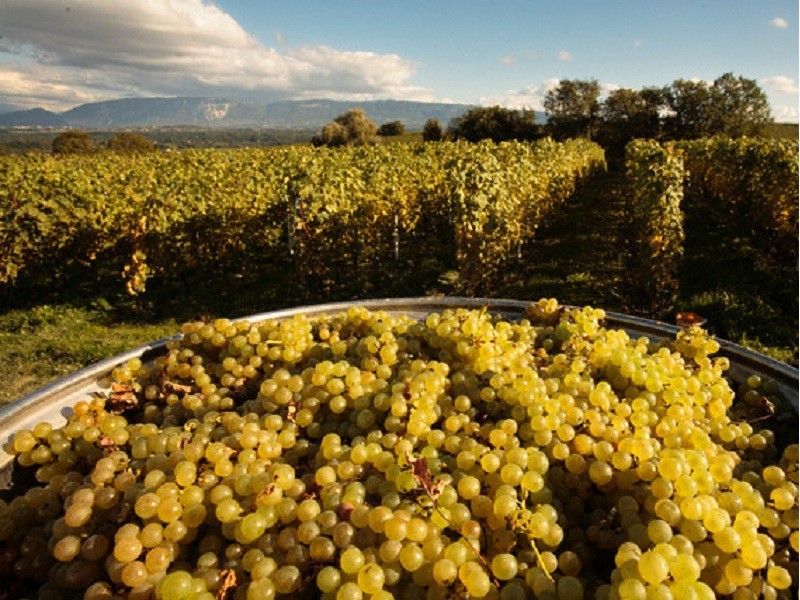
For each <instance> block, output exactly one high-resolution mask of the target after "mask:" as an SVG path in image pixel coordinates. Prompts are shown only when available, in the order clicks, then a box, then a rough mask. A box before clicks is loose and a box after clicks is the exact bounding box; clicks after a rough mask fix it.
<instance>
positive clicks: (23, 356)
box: [0, 304, 178, 403]
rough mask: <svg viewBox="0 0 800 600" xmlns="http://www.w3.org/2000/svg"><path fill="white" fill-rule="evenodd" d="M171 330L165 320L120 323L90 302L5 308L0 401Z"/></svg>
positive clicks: (173, 325)
mask: <svg viewBox="0 0 800 600" xmlns="http://www.w3.org/2000/svg"><path fill="white" fill-rule="evenodd" d="M177 330H178V323H177V322H176V321H174V320H171V319H166V320H163V321H161V322H158V323H135V322H126V321H125V320H120V319H118V318H116V317H115V316H114V315H113V314H112V313H109V312H107V311H104V310H102V309H101V308H98V307H93V306H86V307H74V306H67V305H49V304H42V305H38V306H34V307H32V308H29V309H16V310H10V311H7V312H5V313H3V314H1V315H0V382H2V385H1V386H0V403H5V402H8V401H10V400H14V399H16V398H19V397H20V396H22V395H24V394H25V393H28V392H30V391H32V390H33V389H35V388H37V387H39V386H41V385H44V384H46V383H49V382H51V381H54V380H56V379H59V378H61V377H63V376H65V375H67V374H68V373H71V372H73V371H76V370H78V369H80V368H82V367H85V366H87V365H90V364H92V363H95V362H98V361H100V360H102V359H104V358H106V357H108V356H113V355H115V354H120V353H122V352H124V351H126V350H129V349H131V348H136V347H138V346H141V345H143V344H145V343H146V342H149V341H154V340H157V339H160V338H163V337H168V336H170V335H173V334H174V333H175V332H176V331H177Z"/></svg>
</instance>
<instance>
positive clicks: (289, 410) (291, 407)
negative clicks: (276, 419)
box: [286, 400, 297, 423]
mask: <svg viewBox="0 0 800 600" xmlns="http://www.w3.org/2000/svg"><path fill="white" fill-rule="evenodd" d="M296 414H297V404H295V401H294V400H290V401H289V404H288V405H287V407H286V420H287V421H289V422H290V423H294V422H295V420H294V417H295V415H296Z"/></svg>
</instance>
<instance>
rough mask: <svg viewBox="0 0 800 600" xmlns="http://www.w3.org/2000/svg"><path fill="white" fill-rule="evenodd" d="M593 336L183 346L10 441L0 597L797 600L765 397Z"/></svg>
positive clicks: (467, 320)
mask: <svg viewBox="0 0 800 600" xmlns="http://www.w3.org/2000/svg"><path fill="white" fill-rule="evenodd" d="M603 317H604V314H603V312H602V311H601V310H597V309H592V308H589V307H587V308H584V309H565V308H564V307H561V306H559V305H558V303H557V302H556V301H555V300H552V299H551V300H542V301H540V302H538V303H535V304H532V305H531V306H530V307H529V309H528V311H526V315H525V318H522V319H519V320H516V321H509V320H504V319H503V318H501V317H499V316H496V315H492V314H491V313H490V312H488V311H486V310H468V309H450V310H445V311H443V312H442V313H433V314H430V315H429V316H427V317H426V318H425V319H423V320H419V321H418V320H414V319H411V318H409V317H406V316H398V315H392V314H389V313H386V312H380V311H378V312H370V311H367V310H366V309H363V308H358V307H353V308H351V309H349V310H347V311H346V312H343V313H341V314H337V315H332V316H328V317H320V318H314V319H310V318H307V317H305V316H302V315H301V316H296V317H293V318H291V319H287V320H283V321H274V320H266V321H262V322H258V323H253V324H251V323H248V322H232V321H230V320H227V319H217V320H214V321H208V322H193V323H187V324H185V325H184V326H183V336H182V339H181V340H180V341H172V342H170V343H169V344H168V352H167V353H166V354H165V355H163V356H161V357H159V358H157V359H155V361H154V362H153V363H152V364H142V362H141V361H140V360H138V359H132V360H130V361H128V362H127V363H126V364H124V365H121V366H120V367H118V368H117V369H115V370H114V372H113V379H114V382H113V384H112V385H111V386H110V391H109V392H108V393H107V394H105V395H103V396H97V397H94V398H87V399H86V400H84V401H81V402H78V403H77V404H76V405H75V406H74V409H73V411H72V413H71V415H70V416H69V418H68V420H67V422H66V424H65V425H64V426H62V427H59V428H54V427H52V426H51V425H49V424H47V423H40V424H38V425H36V426H35V427H33V428H32V429H31V430H25V431H19V432H17V433H16V434H15V435H14V436H13V439H12V440H11V441H10V442H9V444H8V450H9V451H10V452H13V453H14V454H16V461H17V464H18V465H19V466H20V467H22V468H27V470H28V471H30V472H33V473H35V478H36V484H35V485H32V486H29V487H28V488H27V489H23V490H21V491H20V492H19V493H18V495H16V496H15V497H13V498H12V499H10V500H9V501H7V502H4V501H0V552H2V554H3V556H4V558H5V559H6V560H4V561H3V564H2V565H0V572H2V573H3V576H4V579H5V580H6V581H10V582H11V583H10V592H8V593H10V594H12V595H14V594H16V596H18V597H34V596H35V597H38V598H42V599H56V598H64V599H66V598H84V599H85V600H98V599H106V598H120V599H121V598H128V599H130V600H139V599H146V598H153V597H156V598H164V599H166V600H183V599H189V598H193V599H198V600H206V599H208V600H210V599H214V598H233V599H239V600H255V599H262V600H270V599H271V598H288V597H290V596H292V597H297V598H325V599H331V600H333V599H336V600H359V599H365V600H386V599H389V598H413V599H419V598H425V599H426V600H445V599H448V598H494V599H498V598H499V599H502V600H525V599H529V598H551V599H563V600H570V599H582V598H596V599H597V600H605V599H609V600H612V599H622V600H628V599H643V600H650V599H664V600H669V599H671V598H674V599H676V600H678V599H680V600H683V599H698V600H704V599H707V598H708V599H711V598H715V597H731V598H734V599H736V600H744V599H749V598H766V599H769V598H790V597H795V596H796V594H797V584H798V581H797V570H798V562H797V561H798V510H797V508H798V501H797V497H798V483H797V481H798V445H797V443H796V439H788V438H786V436H785V435H783V434H781V435H779V436H776V434H775V433H774V431H772V430H771V429H770V428H769V427H768V426H770V424H771V423H772V422H773V421H775V420H777V417H778V416H779V415H780V412H781V402H782V399H781V398H780V397H779V395H778V394H777V389H776V387H775V386H774V385H773V384H772V383H771V382H769V381H762V380H761V378H760V377H757V376H751V377H749V378H748V379H747V380H746V381H744V382H741V384H740V386H739V389H737V390H734V389H733V388H732V387H731V385H730V384H729V382H728V381H727V380H726V379H725V372H726V370H727V369H728V366H729V365H728V361H727V359H725V358H719V357H715V353H716V352H717V351H718V349H719V344H718V343H717V342H716V341H715V340H713V339H711V338H709V336H708V335H707V334H706V333H705V332H704V331H702V330H701V329H699V328H696V327H694V328H691V329H688V330H685V331H682V332H680V333H679V334H678V335H677V336H676V337H675V339H669V340H661V341H651V340H648V339H645V338H641V339H633V338H631V337H630V336H629V335H628V334H627V333H626V332H624V331H621V330H614V329H607V328H605V327H604V324H603ZM770 406H771V407H772V408H771V410H770V411H768V410H766V409H765V408H764V407H770ZM754 411H755V412H754ZM758 411H761V412H758ZM795 435H796V431H795Z"/></svg>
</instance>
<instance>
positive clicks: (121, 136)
mask: <svg viewBox="0 0 800 600" xmlns="http://www.w3.org/2000/svg"><path fill="white" fill-rule="evenodd" d="M106 148H108V149H109V150H112V151H114V152H119V153H121V154H135V153H138V152H152V151H153V150H155V145H154V144H153V142H151V141H150V140H148V139H147V138H146V137H144V136H143V135H141V134H138V133H132V132H130V131H124V132H122V133H118V134H116V135H114V136H112V137H111V139H109V140H108V142H107V143H106Z"/></svg>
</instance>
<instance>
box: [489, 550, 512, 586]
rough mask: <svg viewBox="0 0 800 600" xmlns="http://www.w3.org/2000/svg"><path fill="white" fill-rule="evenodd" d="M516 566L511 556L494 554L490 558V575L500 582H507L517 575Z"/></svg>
mask: <svg viewBox="0 0 800 600" xmlns="http://www.w3.org/2000/svg"><path fill="white" fill-rule="evenodd" d="M517 570H518V564H517V559H516V557H515V556H514V555H513V554H508V553H502V554H496V555H495V556H494V558H492V574H493V575H494V576H495V577H497V578H498V579H500V580H501V581H508V580H510V579H513V578H514V577H516V575H517Z"/></svg>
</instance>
